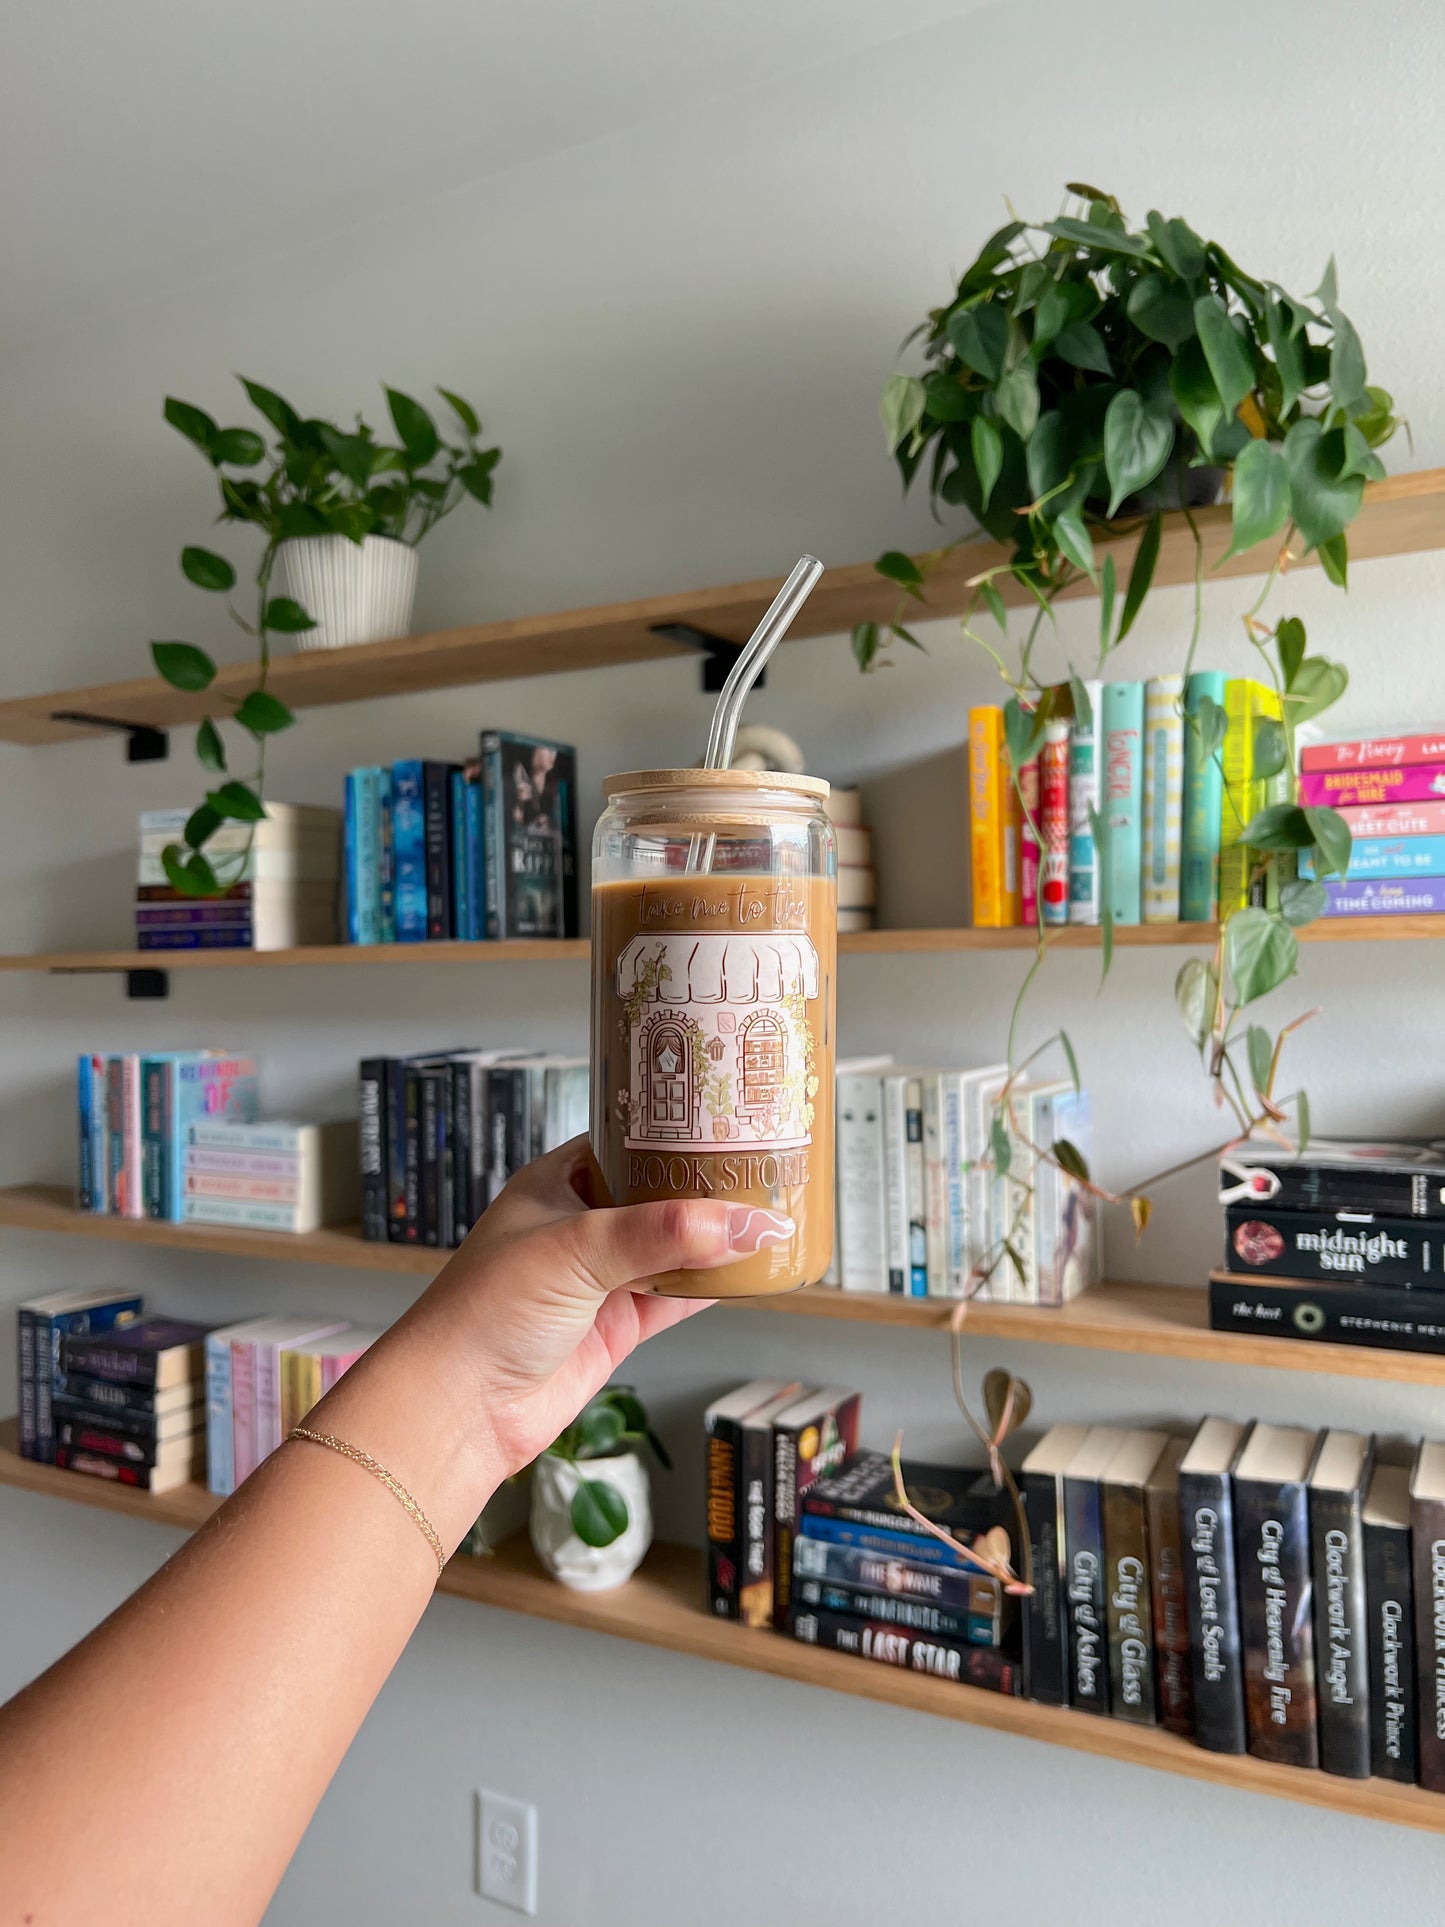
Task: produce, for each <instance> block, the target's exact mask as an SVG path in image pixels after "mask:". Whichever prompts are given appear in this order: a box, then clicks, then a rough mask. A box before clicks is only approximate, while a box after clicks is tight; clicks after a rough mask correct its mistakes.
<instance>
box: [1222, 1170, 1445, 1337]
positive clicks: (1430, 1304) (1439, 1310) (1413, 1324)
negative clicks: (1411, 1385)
mask: <svg viewBox="0 0 1445 1927" xmlns="http://www.w3.org/2000/svg"><path fill="white" fill-rule="evenodd" d="M1219 1196H1220V1202H1221V1203H1222V1204H1223V1205H1224V1208H1225V1255H1224V1269H1223V1270H1220V1271H1216V1272H1212V1273H1211V1274H1210V1282H1209V1322H1210V1324H1211V1325H1212V1326H1213V1327H1214V1329H1215V1330H1216V1331H1238V1332H1264V1333H1268V1334H1269V1335H1271V1336H1273V1337H1277V1338H1297V1339H1301V1340H1304V1341H1307V1342H1310V1341H1313V1342H1319V1341H1323V1342H1325V1343H1327V1344H1335V1345H1373V1346H1379V1347H1383V1348H1384V1349H1386V1350H1390V1351H1410V1352H1434V1353H1442V1352H1445V1142H1437V1143H1420V1142H1411V1141H1400V1140H1396V1141H1393V1142H1390V1141H1385V1142H1376V1143H1346V1142H1343V1141H1340V1140H1336V1139H1326V1138H1315V1139H1312V1140H1311V1141H1310V1143H1309V1145H1308V1146H1307V1148H1306V1150H1305V1151H1304V1153H1303V1154H1302V1155H1300V1156H1295V1155H1294V1154H1293V1152H1291V1151H1289V1150H1287V1149H1285V1148H1282V1147H1281V1146H1279V1145H1277V1144H1271V1143H1267V1142H1256V1141H1253V1140H1251V1141H1248V1142H1246V1143H1244V1144H1240V1145H1237V1146H1236V1147H1235V1148H1234V1149H1233V1150H1231V1151H1228V1152H1226V1153H1225V1154H1224V1156H1223V1157H1222V1158H1221V1160H1220V1165H1219Z"/></svg>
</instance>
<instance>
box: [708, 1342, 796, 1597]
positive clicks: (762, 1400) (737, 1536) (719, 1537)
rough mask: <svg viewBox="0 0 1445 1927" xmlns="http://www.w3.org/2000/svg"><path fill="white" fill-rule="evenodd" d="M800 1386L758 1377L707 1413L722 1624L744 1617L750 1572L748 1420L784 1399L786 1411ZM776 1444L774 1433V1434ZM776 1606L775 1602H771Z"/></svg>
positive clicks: (712, 1561) (711, 1572)
mask: <svg viewBox="0 0 1445 1927" xmlns="http://www.w3.org/2000/svg"><path fill="white" fill-rule="evenodd" d="M800 1390H801V1387H800V1386H799V1385H798V1383H797V1381H796V1380H794V1381H793V1383H792V1384H789V1383H787V1381H786V1380H784V1379H779V1378H759V1379H754V1380H752V1381H751V1382H750V1383H749V1384H747V1385H740V1386H739V1387H738V1389H737V1390H736V1391H734V1392H729V1393H728V1394H727V1396H726V1397H725V1398H720V1399H716V1400H714V1402H713V1403H712V1404H711V1405H709V1406H708V1408H707V1410H706V1411H705V1412H704V1413H703V1438H704V1441H705V1448H704V1449H705V1453H706V1464H705V1477H706V1484H707V1582H708V1609H709V1611H711V1612H712V1613H713V1614H714V1616H715V1617H717V1618H719V1619H741V1618H742V1591H743V1585H744V1573H745V1569H746V1563H747V1562H746V1539H747V1524H746V1521H747V1503H748V1501H747V1497H746V1474H745V1472H744V1468H743V1421H744V1419H746V1418H747V1417H748V1415H749V1413H751V1412H754V1411H756V1410H758V1409H759V1407H761V1406H765V1405H769V1404H771V1403H773V1402H775V1401H776V1400H777V1399H778V1398H779V1397H780V1396H782V1398H783V1407H780V1408H779V1409H784V1407H786V1405H787V1404H789V1403H791V1398H790V1397H789V1396H788V1395H790V1394H791V1395H792V1397H796V1396H797V1394H798V1393H799V1391H800ZM769 1443H771V1431H770V1432H769ZM770 1603H771V1602H770Z"/></svg>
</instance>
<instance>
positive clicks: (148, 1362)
mask: <svg viewBox="0 0 1445 1927" xmlns="http://www.w3.org/2000/svg"><path fill="white" fill-rule="evenodd" d="M205 1340H206V1327H205V1326H204V1325H193V1324H190V1323H189V1322H187V1321H186V1320H184V1319H180V1318H142V1319H138V1320H136V1321H135V1322H133V1323H130V1324H126V1325H119V1326H117V1327H115V1328H114V1329H112V1330H110V1331H90V1332H84V1333H82V1332H69V1333H66V1334H65V1336H63V1337H62V1338H61V1340H60V1364H59V1370H58V1372H57V1375H56V1380H55V1391H54V1397H53V1400H52V1414H53V1422H54V1435H55V1463H56V1464H57V1465H58V1466H60V1467H61V1468H62V1469H63V1470H65V1471H69V1472H84V1473H86V1474H88V1475H89V1476H90V1477H91V1478H96V1479H112V1480H114V1481H115V1482H116V1483H117V1484H118V1485H130V1486H136V1487H138V1488H139V1489H140V1490H141V1491H143V1492H170V1491H173V1490H174V1488H175V1487H176V1486H178V1485H185V1484H186V1483H187V1482H188V1481H189V1480H191V1479H193V1478H195V1477H196V1476H197V1475H198V1474H199V1472H200V1470H201V1465H202V1460H203V1455H204V1449H205V1437H206V1432H205V1398H204V1394H203V1390H202V1378H203V1373H204V1346H205Z"/></svg>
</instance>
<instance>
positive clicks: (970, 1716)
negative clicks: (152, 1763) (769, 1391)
mask: <svg viewBox="0 0 1445 1927" xmlns="http://www.w3.org/2000/svg"><path fill="white" fill-rule="evenodd" d="M15 1447H16V1428H15V1421H14V1420H13V1419H10V1420H7V1421H5V1422H4V1423H3V1424H0V1485H6V1486H13V1487H16V1488H18V1489H19V1490H20V1491H22V1492H31V1493H36V1494H38V1495H40V1496H42V1497H45V1498H51V1499H64V1500H67V1501H68V1502H70V1503H71V1504H78V1505H85V1506H92V1507H95V1508H96V1509H98V1510H100V1511H104V1512H123V1513H125V1514H127V1515H128V1516H130V1517H131V1518H137V1519H149V1520H151V1521H153V1522H155V1523H157V1524H160V1525H168V1526H176V1527H179V1528H180V1529H181V1530H182V1531H186V1532H193V1531H195V1529H196V1528H197V1527H198V1526H200V1525H203V1524H204V1523H205V1521H206V1520H207V1519H208V1518H209V1517H210V1516H211V1514H212V1513H213V1512H214V1511H215V1510H216V1509H217V1507H218V1506H219V1505H220V1503H221V1501H220V1500H219V1499H217V1498H215V1497H214V1496H213V1495H212V1494H211V1493H209V1492H207V1491H206V1489H205V1488H204V1487H203V1486H200V1485H187V1486H183V1487H181V1488H180V1489H179V1490H178V1491H175V1492H168V1493H165V1494H163V1495H162V1496H161V1497H159V1498H152V1497H151V1496H150V1494H149V1493H145V1492H136V1491H134V1490H132V1489H131V1488H129V1487H126V1486H117V1485H110V1484H108V1483H106V1482H105V1481H104V1480H102V1479H92V1478H87V1477H85V1476H84V1475H83V1474H81V1473H77V1472H61V1471H58V1470H57V1469H56V1468H55V1467H54V1466H49V1465H36V1464H34V1463H32V1462H31V1461H30V1460H28V1459H22V1458H21V1457H20V1456H19V1455H18V1453H17V1451H16V1449H15ZM437 1590H438V1591H439V1592H444V1593H450V1594H453V1595H454V1596H455V1597H457V1598H461V1599H471V1600H474V1601H475V1602H476V1603H477V1604H478V1605H482V1606H496V1607H499V1608H500V1609H501V1610H502V1611H504V1612H515V1613H525V1614H527V1615H528V1616H529V1617H530V1618H533V1619H545V1620H550V1621H552V1622H553V1623H554V1624H556V1625H561V1626H575V1627H580V1628H581V1629H583V1630H584V1631H587V1632H593V1633H609V1634H611V1635H612V1636H613V1637H614V1638H618V1639H630V1640H633V1641H635V1642H636V1643H638V1644H640V1645H644V1646H657V1647H661V1648H662V1649H663V1650H664V1651H666V1652H671V1653H684V1654H687V1655H688V1656H690V1657H692V1658H696V1659H710V1660H717V1661H720V1662H721V1663H722V1664H724V1665H728V1666H742V1667H746V1668H747V1669H748V1670H749V1671H750V1672H755V1673H766V1674H768V1675H770V1676H771V1677H772V1678H775V1679H788V1680H794V1681H796V1682H798V1683H799V1684H800V1685H804V1686H821V1687H826V1688H827V1689H828V1690H829V1691H831V1692H835V1693H849V1694H852V1695H853V1696H854V1697H855V1698H857V1699H867V1700H875V1701H877V1702H879V1703H881V1704H882V1705H885V1706H901V1707H906V1708H907V1709H909V1710H910V1711H912V1712H916V1713H931V1714H933V1715H935V1716H936V1717H938V1718H941V1719H951V1720H959V1721H962V1722H963V1723H964V1724H965V1725H968V1726H983V1727H988V1728H990V1729H992V1730H993V1731H994V1732H999V1733H1016V1734H1019V1735H1020V1736H1022V1737H1023V1738H1025V1739H1033V1740H1042V1741H1044V1742H1046V1743H1047V1744H1049V1745H1053V1746H1067V1747H1072V1748H1074V1749H1075V1750H1076V1751H1078V1752H1083V1753H1092V1754H1095V1755H1097V1756H1101V1757H1106V1758H1110V1759H1117V1760H1125V1761H1127V1762H1129V1763H1130V1764H1131V1765H1134V1766H1146V1767H1153V1768H1155V1769H1157V1770H1159V1771H1162V1772H1166V1773H1179V1774H1183V1775H1185V1776H1186V1777H1187V1778H1189V1779H1195V1780H1207V1781H1209V1782H1211V1783H1212V1784H1213V1785H1216V1786H1226V1787H1233V1788H1234V1789H1236V1790H1237V1791H1241V1792H1248V1793H1260V1794H1266V1795H1269V1796H1270V1797H1272V1798H1276V1799H1284V1800H1295V1801H1299V1802H1302V1803H1303V1804H1305V1805H1306V1806H1314V1807H1326V1808H1329V1809H1331V1810H1332V1811H1334V1812H1338V1813H1353V1814H1357V1815H1359V1816H1361V1817H1362V1818H1365V1819H1371V1820H1387V1821H1390V1822H1392V1823H1393V1824H1394V1825H1396V1826H1406V1827H1418V1828H1423V1829H1425V1830H1426V1831H1428V1832H1433V1833H1439V1832H1445V1799H1441V1798H1440V1796H1439V1795H1438V1794H1432V1793H1426V1792H1425V1791H1424V1790H1423V1789H1421V1788H1419V1787H1406V1786H1396V1785H1393V1784H1391V1783H1390V1782H1389V1781H1385V1780H1344V1779H1340V1778H1338V1777H1336V1776H1334V1775H1332V1774H1328V1773H1318V1772H1314V1773H1312V1772H1307V1771H1304V1770H1302V1769H1299V1768H1294V1767H1287V1766H1274V1765H1271V1764H1269V1763H1268V1762H1266V1761H1263V1760H1255V1759H1251V1758H1249V1757H1248V1756H1243V1757H1241V1756H1239V1755H1234V1754H1220V1753H1208V1752H1206V1751H1205V1750H1204V1749H1203V1748H1202V1747H1197V1746H1192V1745H1191V1744H1190V1743H1189V1742H1188V1741H1187V1740H1182V1739H1179V1738H1177V1737H1176V1736H1175V1735H1174V1734H1171V1733H1166V1732H1164V1731H1163V1730H1162V1729H1161V1728H1158V1727H1145V1726H1131V1725H1129V1724H1127V1723H1126V1722H1124V1721H1122V1720H1104V1719H1097V1718H1093V1717H1091V1716H1090V1715H1088V1714H1085V1713H1074V1712H1070V1711H1068V1710H1067V1709H1066V1708H1060V1707H1053V1706H1037V1705H1035V1704H1034V1703H1033V1702H1032V1701H1031V1700H1019V1699H1006V1698H1004V1697H1003V1695H1002V1694H999V1693H989V1692H985V1691H983V1690H982V1689H981V1688H979V1687H974V1686H959V1685H955V1684H953V1683H951V1682H950V1681H947V1680H937V1679H930V1678H928V1677H927V1676H926V1675H923V1674H919V1673H913V1672H905V1671H902V1670H900V1669H897V1668H894V1667H891V1666H883V1665H879V1664H876V1663H875V1662H873V1661H870V1660H865V1659H858V1658H854V1657H852V1656H850V1655H849V1654H846V1653H833V1652H825V1651H820V1650H819V1649H818V1648H817V1647H814V1646H805V1645H802V1644H800V1643H799V1642H798V1641H796V1640H792V1639H787V1638H784V1637H783V1636H782V1635H780V1634H778V1633H773V1632H763V1631H752V1630H749V1629H747V1628H744V1627H742V1626H736V1625H732V1624H730V1623H728V1622H727V1621H724V1620H719V1619H714V1618H712V1617H711V1616H710V1615H709V1614H708V1613H707V1612H706V1611H704V1609H703V1561H702V1555H701V1554H700V1553H698V1552H695V1551H693V1550H691V1548H689V1547H686V1546H671V1545H655V1546H654V1547H653V1548H652V1550H651V1552H650V1553H649V1554H648V1556H647V1558H646V1560H645V1561H644V1562H643V1565H642V1569H641V1571H640V1572H639V1573H638V1574H637V1576H636V1577H635V1578H634V1579H632V1580H630V1581H629V1582H628V1584H627V1585H625V1586H622V1587H619V1588H618V1590H617V1591H615V1592H604V1593H577V1592H569V1591H568V1589H567V1588H566V1587H565V1586H560V1585H558V1584H557V1582H556V1581H555V1580H553V1579H550V1578H549V1577H548V1576H547V1574H546V1573H545V1572H544V1571H543V1570H542V1568H541V1566H540V1565H539V1564H538V1563H537V1560H536V1557H535V1555H534V1554H533V1552H532V1549H531V1547H530V1545H528V1543H527V1540H526V1535H525V1534H518V1535H517V1536H516V1537H515V1538H512V1539H509V1540H507V1541H506V1543H505V1544H504V1545H503V1546H502V1547H501V1549H500V1550H499V1551H498V1552H497V1553H496V1555H495V1556H494V1557H493V1558H490V1559H473V1558H469V1557H467V1556H466V1555H464V1554H460V1553H459V1554H458V1555H457V1556H456V1557H455V1558H454V1559H453V1560H452V1561H451V1563H450V1564H449V1565H448V1567H447V1569H446V1571H445V1572H444V1573H443V1574H442V1576H441V1578H440V1580H439V1581H438V1582H437Z"/></svg>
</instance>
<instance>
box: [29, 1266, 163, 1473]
mask: <svg viewBox="0 0 1445 1927" xmlns="http://www.w3.org/2000/svg"><path fill="white" fill-rule="evenodd" d="M140 1312H141V1300H140V1298H139V1297H134V1298H113V1299H111V1301H110V1302H109V1304H105V1305H87V1306H86V1307H85V1308H84V1309H83V1310H81V1311H57V1312H51V1313H50V1314H49V1315H48V1316H47V1315H46V1314H44V1313H38V1314H36V1316H35V1319H34V1329H35V1338H34V1345H35V1452H34V1457H35V1458H37V1459H39V1460H40V1462H41V1463H42V1464H43V1465H54V1463H55V1424H54V1418H53V1415H52V1411H51V1401H52V1399H53V1398H54V1396H55V1375H56V1373H57V1372H58V1371H59V1370H60V1341H61V1339H62V1338H64V1337H66V1336H67V1334H69V1333H71V1332H75V1333H79V1334H81V1335H82V1336H83V1335H84V1334H85V1333H87V1332H108V1331H113V1330H114V1329H115V1327H116V1326H117V1325H123V1324H128V1323H129V1322H130V1320H131V1319H132V1318H139V1317H140Z"/></svg>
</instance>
